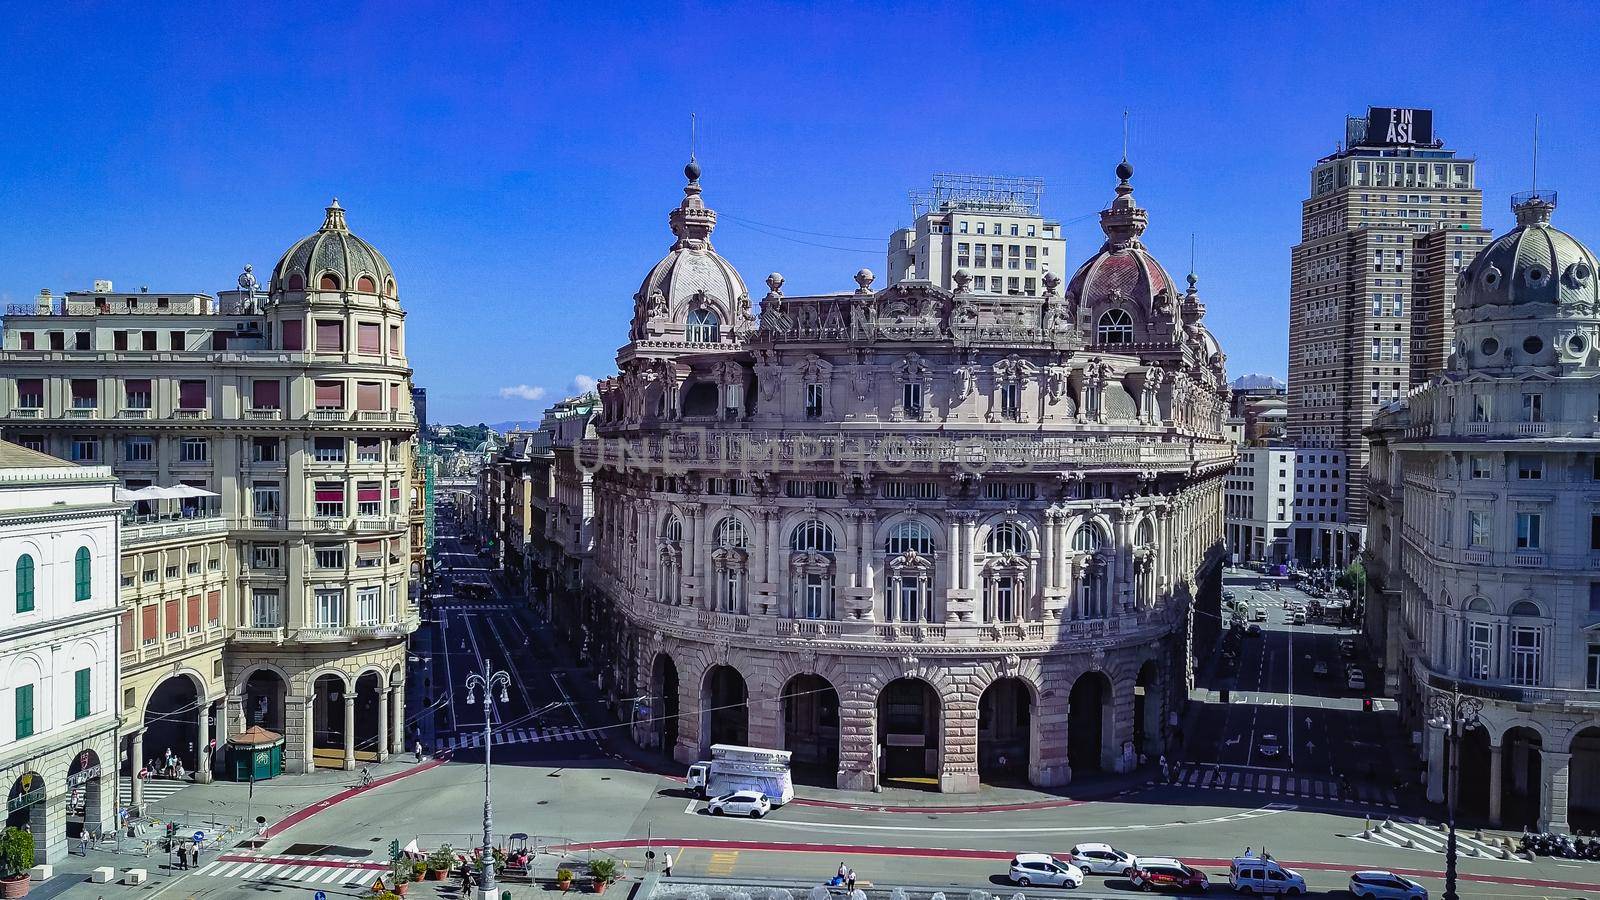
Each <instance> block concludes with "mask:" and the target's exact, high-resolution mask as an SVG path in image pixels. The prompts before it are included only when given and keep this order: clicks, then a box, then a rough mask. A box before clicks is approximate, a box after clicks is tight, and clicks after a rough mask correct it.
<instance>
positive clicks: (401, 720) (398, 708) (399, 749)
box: [389, 682, 406, 753]
mask: <svg viewBox="0 0 1600 900" xmlns="http://www.w3.org/2000/svg"><path fill="white" fill-rule="evenodd" d="M389 693H390V694H391V695H392V696H391V697H390V699H389V710H390V715H392V716H394V725H393V727H391V728H390V729H389V752H390V753H404V752H406V685H405V682H401V683H399V684H397V685H394V686H392V687H390V688H389Z"/></svg>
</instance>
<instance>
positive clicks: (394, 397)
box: [389, 382, 400, 412]
mask: <svg viewBox="0 0 1600 900" xmlns="http://www.w3.org/2000/svg"><path fill="white" fill-rule="evenodd" d="M389 408H390V409H392V410H394V411H395V412H399V411H400V385H399V383H398V382H396V383H395V384H391V385H389Z"/></svg>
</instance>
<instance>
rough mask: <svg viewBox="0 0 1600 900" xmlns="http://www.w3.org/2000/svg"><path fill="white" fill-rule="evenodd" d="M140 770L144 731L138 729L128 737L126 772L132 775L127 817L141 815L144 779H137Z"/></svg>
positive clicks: (142, 764) (142, 757) (142, 756)
mask: <svg viewBox="0 0 1600 900" xmlns="http://www.w3.org/2000/svg"><path fill="white" fill-rule="evenodd" d="M142 768H144V729H143V728H140V729H138V730H137V731H134V732H132V733H130V734H129V735H128V771H129V773H130V774H132V775H133V777H132V778H131V779H129V783H130V785H131V787H130V788H129V791H128V809H129V815H135V816H137V815H143V809H144V779H142V778H140V777H139V770H140V769H142Z"/></svg>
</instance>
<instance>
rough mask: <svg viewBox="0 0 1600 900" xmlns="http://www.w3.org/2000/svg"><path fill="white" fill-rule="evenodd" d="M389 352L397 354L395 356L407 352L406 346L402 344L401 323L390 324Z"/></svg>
mask: <svg viewBox="0 0 1600 900" xmlns="http://www.w3.org/2000/svg"><path fill="white" fill-rule="evenodd" d="M389 352H390V353H391V354H393V355H395V356H401V355H403V354H404V352H405V351H404V348H402V347H401V346H400V326H399V325H390V326H389Z"/></svg>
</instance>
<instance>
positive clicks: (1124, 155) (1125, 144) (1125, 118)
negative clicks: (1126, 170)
mask: <svg viewBox="0 0 1600 900" xmlns="http://www.w3.org/2000/svg"><path fill="white" fill-rule="evenodd" d="M1122 161H1123V162H1127V161H1128V109H1127V107H1123V109H1122Z"/></svg>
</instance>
